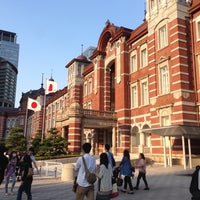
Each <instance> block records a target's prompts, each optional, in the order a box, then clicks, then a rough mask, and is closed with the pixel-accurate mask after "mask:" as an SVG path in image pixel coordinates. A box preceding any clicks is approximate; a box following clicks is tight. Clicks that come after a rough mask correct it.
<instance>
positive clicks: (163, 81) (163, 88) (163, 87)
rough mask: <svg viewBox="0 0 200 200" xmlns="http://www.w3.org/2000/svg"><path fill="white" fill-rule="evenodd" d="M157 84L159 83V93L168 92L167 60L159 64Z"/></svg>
mask: <svg viewBox="0 0 200 200" xmlns="http://www.w3.org/2000/svg"><path fill="white" fill-rule="evenodd" d="M159 75H160V80H159V83H160V84H159V85H160V94H161V95H164V94H168V93H169V92H170V77H169V67H168V64H167V62H164V63H162V65H160V66H159Z"/></svg>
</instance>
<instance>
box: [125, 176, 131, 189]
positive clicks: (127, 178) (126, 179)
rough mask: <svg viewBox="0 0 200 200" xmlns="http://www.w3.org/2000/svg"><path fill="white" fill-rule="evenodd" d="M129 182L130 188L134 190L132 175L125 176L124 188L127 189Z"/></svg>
mask: <svg viewBox="0 0 200 200" xmlns="http://www.w3.org/2000/svg"><path fill="white" fill-rule="evenodd" d="M128 184H129V188H130V190H133V185H132V181H131V177H130V176H125V177H124V189H125V190H126V189H127V185H128Z"/></svg>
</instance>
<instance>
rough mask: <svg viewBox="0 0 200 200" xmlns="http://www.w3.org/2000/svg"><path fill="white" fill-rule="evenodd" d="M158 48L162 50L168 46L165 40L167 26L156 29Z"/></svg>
mask: <svg viewBox="0 0 200 200" xmlns="http://www.w3.org/2000/svg"><path fill="white" fill-rule="evenodd" d="M158 42H159V44H158V47H159V49H162V48H164V47H166V46H167V45H168V39H167V25H166V24H165V25H163V26H161V27H160V28H159V29H158Z"/></svg>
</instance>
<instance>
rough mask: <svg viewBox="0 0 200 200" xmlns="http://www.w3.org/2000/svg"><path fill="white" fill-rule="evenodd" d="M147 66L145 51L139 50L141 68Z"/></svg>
mask: <svg viewBox="0 0 200 200" xmlns="http://www.w3.org/2000/svg"><path fill="white" fill-rule="evenodd" d="M145 66H147V49H146V48H145V49H142V50H141V67H145Z"/></svg>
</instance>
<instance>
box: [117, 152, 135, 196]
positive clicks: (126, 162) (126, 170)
mask: <svg viewBox="0 0 200 200" xmlns="http://www.w3.org/2000/svg"><path fill="white" fill-rule="evenodd" d="M119 166H120V175H124V188H123V189H122V190H121V191H122V192H127V193H128V194H134V192H133V185H132V181H131V178H132V175H133V174H132V165H131V160H130V154H129V151H128V150H127V149H125V150H124V156H123V158H122V161H121V162H120V165H119ZM127 185H129V188H130V191H127Z"/></svg>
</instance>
